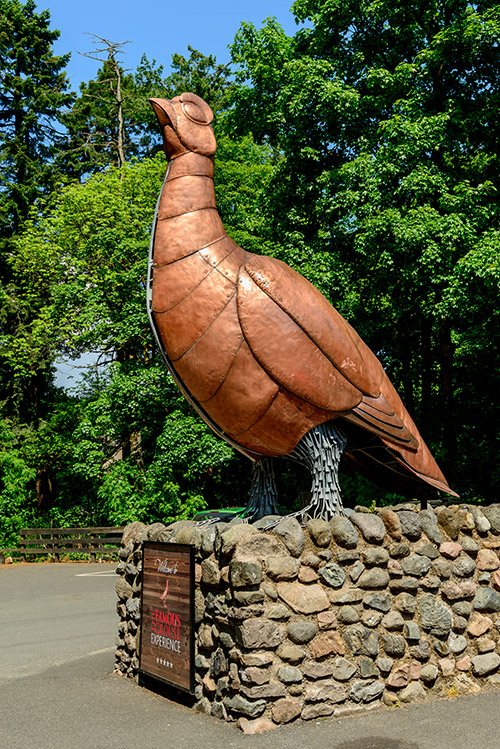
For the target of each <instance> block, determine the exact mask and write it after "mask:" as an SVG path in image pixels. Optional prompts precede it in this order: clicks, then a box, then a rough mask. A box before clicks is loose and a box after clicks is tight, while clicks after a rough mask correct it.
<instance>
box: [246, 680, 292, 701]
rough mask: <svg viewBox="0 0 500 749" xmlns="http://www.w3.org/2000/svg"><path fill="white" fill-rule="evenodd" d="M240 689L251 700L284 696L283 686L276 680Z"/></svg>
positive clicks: (274, 698) (275, 698) (273, 698)
mask: <svg viewBox="0 0 500 749" xmlns="http://www.w3.org/2000/svg"><path fill="white" fill-rule="evenodd" d="M241 691H242V692H243V694H244V695H245V697H248V698H249V699H251V700H256V699H257V700H259V699H260V700H277V699H279V698H280V697H285V696H286V692H285V687H284V686H283V684H279V683H278V682H277V681H275V682H271V683H270V684H262V685H259V686H256V687H242V688H241Z"/></svg>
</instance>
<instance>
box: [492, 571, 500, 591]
mask: <svg viewBox="0 0 500 749" xmlns="http://www.w3.org/2000/svg"><path fill="white" fill-rule="evenodd" d="M491 584H492V586H493V587H494V588H495V590H500V570H495V572H492V574H491Z"/></svg>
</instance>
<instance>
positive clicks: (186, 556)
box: [139, 541, 195, 695]
mask: <svg viewBox="0 0 500 749" xmlns="http://www.w3.org/2000/svg"><path fill="white" fill-rule="evenodd" d="M155 550H156V551H158V553H159V554H162V553H163V554H165V552H168V555H169V556H170V557H171V558H172V557H173V558H174V559H175V557H176V556H177V557H178V558H179V559H182V558H183V560H184V563H186V562H187V564H188V574H187V577H188V596H189V601H188V611H189V623H187V624H185V625H184V626H187V627H188V628H189V633H188V638H187V645H188V669H189V674H188V679H187V681H188V686H186V685H184V684H180V683H178V682H177V681H175V680H172V679H168V678H167V677H166V676H164V675H163V674H160V673H156V672H155V671H154V670H152V669H151V668H148V667H144V665H143V661H144V659H145V653H143V648H144V644H145V637H144V635H145V634H146V635H147V634H149V632H148V631H146V624H147V623H149V624H151V621H152V616H151V615H149V616H148V612H147V604H145V595H144V591H145V588H147V586H152V585H153V584H154V578H155V577H156V578H158V577H159V576H160V575H161V574H162V573H161V572H160V571H157V572H152V571H150V570H146V568H145V565H144V560H145V557H146V555H147V552H148V551H153V552H154V551H155ZM142 552H143V553H142V585H141V622H140V633H141V634H140V645H139V674H142V675H144V676H147V677H151V678H153V679H157V680H158V681H161V682H162V683H163V684H168V686H171V687H174V688H175V689H179V690H181V691H182V692H186V693H187V694H191V695H193V694H194V688H195V679H194V579H195V574H194V570H195V549H194V547H193V546H191V545H190V544H177V543H168V542H163V541H144V542H143V544H142ZM164 579H165V577H164V576H163V580H164ZM146 597H149V594H148V592H147V593H146Z"/></svg>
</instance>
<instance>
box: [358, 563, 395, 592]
mask: <svg viewBox="0 0 500 749" xmlns="http://www.w3.org/2000/svg"><path fill="white" fill-rule="evenodd" d="M388 583H389V575H388V573H387V572H386V570H383V569H381V568H380V567H372V568H371V569H370V570H365V571H364V572H363V574H362V575H361V577H360V578H359V580H358V585H359V587H360V588H364V589H368V590H372V589H376V588H386V587H387V585H388Z"/></svg>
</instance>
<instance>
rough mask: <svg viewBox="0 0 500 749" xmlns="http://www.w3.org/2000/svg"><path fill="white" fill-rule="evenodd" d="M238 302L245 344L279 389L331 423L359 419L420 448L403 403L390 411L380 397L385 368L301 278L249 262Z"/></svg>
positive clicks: (275, 265) (277, 264)
mask: <svg viewBox="0 0 500 749" xmlns="http://www.w3.org/2000/svg"><path fill="white" fill-rule="evenodd" d="M237 301H238V315H239V318H240V324H241V327H242V330H243V333H244V335H245V338H246V340H247V343H248V345H249V346H250V349H251V351H252V353H253V355H254V356H255V358H256V359H257V361H258V362H259V363H260V364H261V366H262V367H264V369H265V370H266V371H267V372H268V373H269V374H270V375H271V377H273V379H274V380H275V381H276V382H278V383H279V384H280V385H282V386H283V387H285V388H286V389H287V390H289V391H291V392H292V393H294V394H295V395H297V396H299V397H301V398H303V399H304V400H306V401H308V402H309V403H312V404H313V405H315V406H317V407H318V408H321V409H326V410H328V411H331V412H332V418H334V416H343V417H347V418H349V420H356V422H357V423H359V425H360V426H363V427H364V428H365V429H367V430H368V431H370V432H373V433H375V434H377V435H379V436H380V437H382V438H384V439H386V440H387V441H389V442H391V443H392V444H394V445H404V446H405V447H406V448H407V449H410V450H414V449H416V447H417V442H416V440H415V437H414V436H413V434H412V433H411V431H410V430H409V429H408V428H407V426H406V424H405V423H404V422H405V421H406V419H404V415H405V412H404V407H403V413H399V411H400V410H401V409H400V408H399V404H401V401H400V400H399V398H398V403H397V404H392V403H391V402H390V401H391V400H392V399H389V401H388V400H387V399H386V398H385V396H384V394H383V393H382V392H381V385H382V382H383V381H384V379H386V375H385V373H384V370H383V368H382V365H381V364H380V362H379V361H378V359H377V358H376V356H375V355H374V354H373V353H372V351H371V350H370V349H369V348H368V346H366V344H365V343H364V342H363V341H362V340H361V338H360V337H359V336H358V334H357V333H356V331H355V330H354V329H353V328H352V327H351V326H350V325H349V323H347V322H346V321H345V320H344V319H343V317H341V315H340V314H339V313H338V312H337V311H336V309H335V308H334V307H333V306H332V305H331V304H330V303H329V302H328V301H327V299H326V298H325V297H324V296H323V295H322V294H321V292H320V291H318V289H316V288H315V287H314V286H313V285H312V284H311V283H309V281H307V280H306V279H305V278H304V277H303V276H301V275H300V274H299V273H296V272H295V271H294V270H292V269H291V268H290V267H289V266H288V265H286V264H285V263H282V262H281V261H279V260H276V259H275V258H270V257H266V256H261V255H249V256H248V259H247V261H246V263H245V265H244V267H243V268H242V269H241V270H240V274H239V279H238V293H237ZM394 406H396V407H394ZM401 406H402V404H401ZM417 435H418V432H417Z"/></svg>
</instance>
